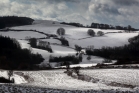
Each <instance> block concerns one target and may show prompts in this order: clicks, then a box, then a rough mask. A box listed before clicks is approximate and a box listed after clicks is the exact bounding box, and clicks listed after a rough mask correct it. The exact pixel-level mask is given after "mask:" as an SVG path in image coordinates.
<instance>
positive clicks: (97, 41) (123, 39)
mask: <svg viewBox="0 0 139 93" xmlns="http://www.w3.org/2000/svg"><path fill="white" fill-rule="evenodd" d="M60 27H62V28H64V29H65V31H66V32H65V33H66V34H65V35H64V36H63V37H65V39H67V40H68V42H69V47H65V46H61V41H59V40H57V39H54V38H48V39H40V40H42V41H47V42H50V45H51V48H52V50H53V52H54V53H49V52H47V51H44V50H40V49H35V48H32V49H31V47H30V45H29V44H28V42H27V41H26V40H20V39H26V38H27V37H31V38H46V37H47V36H46V35H45V34H42V33H38V32H33V31H27V30H37V31H41V32H44V33H46V34H56V31H57V29H58V28H60ZM10 29H15V30H16V29H18V30H26V31H20V32H17V31H8V32H0V34H1V35H3V36H9V37H11V38H15V39H17V40H18V41H19V42H20V43H21V46H22V48H28V49H31V50H32V52H34V53H40V54H42V56H43V57H44V58H45V62H46V61H48V59H49V56H50V55H53V56H65V55H75V54H76V51H75V50H74V48H75V44H77V45H79V46H81V47H82V48H87V47H88V46H94V48H96V49H97V48H101V47H103V46H110V47H114V46H123V45H125V44H128V39H129V38H131V37H134V36H137V35H138V32H137V33H125V32H124V31H121V30H102V29H93V28H80V27H73V26H68V25H63V24H60V23H59V22H55V21H49V20H36V21H34V22H33V24H32V25H26V26H17V27H12V28H10ZM88 29H93V30H94V31H95V32H96V33H97V32H98V31H102V32H104V33H105V35H103V36H97V35H96V36H95V37H90V36H89V35H88V34H87V31H88ZM119 31H120V32H123V33H115V32H119ZM111 32H112V33H111ZM56 35H57V34H56ZM58 37H60V36H58ZM92 58H93V57H92ZM83 60H85V61H83V62H82V63H85V64H86V63H91V64H92V62H94V63H98V62H96V61H95V60H92V62H87V60H86V57H84V59H83ZM100 62H102V60H101V61H100ZM100 62H99V63H100Z"/></svg>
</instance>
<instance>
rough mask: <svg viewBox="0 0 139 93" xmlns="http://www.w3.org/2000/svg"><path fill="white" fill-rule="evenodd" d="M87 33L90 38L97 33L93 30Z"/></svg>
mask: <svg viewBox="0 0 139 93" xmlns="http://www.w3.org/2000/svg"><path fill="white" fill-rule="evenodd" d="M87 33H88V35H90V36H92V37H94V36H95V32H94V30H92V29H89V30H88V31H87Z"/></svg>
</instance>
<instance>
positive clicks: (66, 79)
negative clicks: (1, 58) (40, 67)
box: [0, 69, 139, 93]
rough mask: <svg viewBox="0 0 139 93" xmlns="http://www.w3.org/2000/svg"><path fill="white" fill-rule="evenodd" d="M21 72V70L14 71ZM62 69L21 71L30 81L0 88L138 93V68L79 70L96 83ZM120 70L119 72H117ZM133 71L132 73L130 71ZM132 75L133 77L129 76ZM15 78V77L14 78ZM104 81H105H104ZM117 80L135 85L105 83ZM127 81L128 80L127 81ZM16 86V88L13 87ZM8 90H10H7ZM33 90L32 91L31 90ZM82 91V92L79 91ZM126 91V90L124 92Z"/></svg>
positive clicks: (41, 92) (23, 92)
mask: <svg viewBox="0 0 139 93" xmlns="http://www.w3.org/2000/svg"><path fill="white" fill-rule="evenodd" d="M17 72H21V71H16V73H17ZM63 72H64V70H51V71H22V73H24V75H28V76H29V77H31V78H33V81H32V82H29V83H23V84H21V83H19V84H18V85H13V84H11V85H1V84H0V86H1V87H0V90H1V89H2V90H3V91H7V93H11V91H13V90H14V91H15V90H16V91H17V90H18V91H21V92H20V93H28V91H30V93H44V92H50V91H52V93H57V91H59V92H60V93H63V92H64V93H67V92H71V93H84V92H85V93H94V92H95V91H96V93H116V92H118V93H127V91H131V92H135V93H138V92H139V91H138V86H139V82H138V81H139V78H138V77H139V71H138V70H123V69H119V70H117V69H111V70H100V71H98V70H93V71H92V70H81V73H83V74H87V75H90V76H91V77H93V78H98V79H100V81H99V82H97V83H92V82H86V81H82V80H77V79H74V78H72V77H70V76H67V75H66V74H65V73H63ZM118 72H120V73H118ZM132 72H134V73H132ZM131 77H133V78H131ZM16 79H17V78H16ZM104 81H105V83H104ZM113 81H114V82H118V83H121V84H132V85H135V86H136V87H135V88H133V89H131V88H126V87H118V86H110V85H107V84H106V83H107V82H113ZM128 81H129V82H128ZM15 87H16V89H15ZM9 90H10V91H9ZM33 91H34V92H33ZM81 91H82V92H81ZM124 91H126V92H124ZM0 93H1V92H0Z"/></svg>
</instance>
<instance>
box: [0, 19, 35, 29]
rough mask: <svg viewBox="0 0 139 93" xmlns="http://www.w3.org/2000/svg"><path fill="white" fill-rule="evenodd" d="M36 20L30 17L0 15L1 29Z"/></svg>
mask: <svg viewBox="0 0 139 93" xmlns="http://www.w3.org/2000/svg"><path fill="white" fill-rule="evenodd" d="M33 21H34V20H33V19H31V18H28V17H18V16H3V17H0V29H3V28H5V27H12V26H22V25H30V24H32V22H33Z"/></svg>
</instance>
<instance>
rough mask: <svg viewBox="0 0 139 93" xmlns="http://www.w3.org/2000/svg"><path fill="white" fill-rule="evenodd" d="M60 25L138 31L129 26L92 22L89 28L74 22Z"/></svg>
mask: <svg viewBox="0 0 139 93" xmlns="http://www.w3.org/2000/svg"><path fill="white" fill-rule="evenodd" d="M61 24H65V25H71V26H76V27H87V28H98V29H115V30H125V31H137V30H139V29H136V28H133V27H132V26H131V25H128V26H127V27H124V26H113V25H110V24H102V23H94V22H93V23H91V25H90V26H89V25H87V26H84V25H83V24H81V23H75V22H71V23H66V22H62V23H61Z"/></svg>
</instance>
